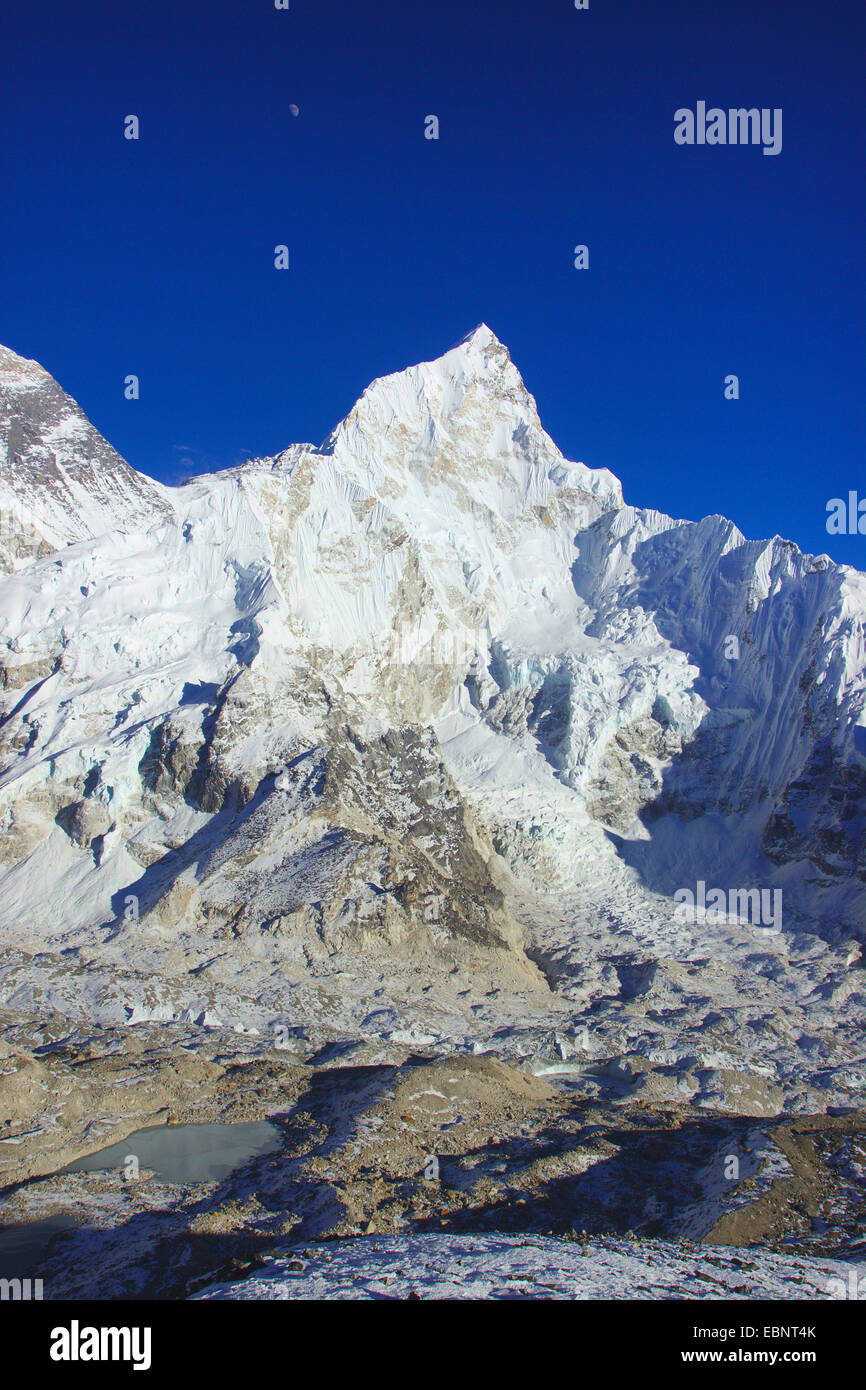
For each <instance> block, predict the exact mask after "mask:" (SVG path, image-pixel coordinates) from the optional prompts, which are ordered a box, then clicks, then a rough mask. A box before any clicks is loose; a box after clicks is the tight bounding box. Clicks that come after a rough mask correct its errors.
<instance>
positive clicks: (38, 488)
mask: <svg viewBox="0 0 866 1390" xmlns="http://www.w3.org/2000/svg"><path fill="white" fill-rule="evenodd" d="M159 515H163V516H168V515H170V507H169V505H168V503H167V502H166V501H165V499H164V496H163V489H162V488H161V487H160V486H159V484H158V483H155V482H153V480H152V479H150V478H145V477H144V476H143V475H142V474H141V473H136V472H135V470H134V469H133V468H130V466H129V464H128V463H125V462H124V460H123V459H122V458H121V457H120V455H119V454H118V453H116V452H115V450H114V449H112V447H111V445H110V444H108V443H106V441H105V440H104V439H103V438H102V436H101V435H100V434H99V433H98V432H97V431H96V430H95V429H94V428H93V426H92V425H91V423H90V421H89V420H88V419H87V416H86V415H85V414H84V412H83V411H82V410H81V409H80V408H79V406H77V405H76V403H75V401H73V400H72V398H71V397H70V396H67V394H66V392H65V391H63V390H62V389H61V388H60V387H59V386H58V384H57V382H56V381H55V380H54V378H53V377H51V376H49V375H48V373H47V372H46V371H45V370H44V368H42V367H40V365H39V363H38V362H32V361H30V360H29V359H28V358H26V357H19V356H18V354H17V353H15V352H12V351H10V349H9V348H5V347H0V569H9V568H10V567H11V566H12V564H13V563H14V560H15V558H16V556H27V555H30V554H33V553H39V552H40V551H42V552H46V551H48V550H53V549H55V548H56V547H57V546H58V545H64V544H66V543H67V542H69V541H77V540H81V539H82V538H83V537H85V536H99V535H102V534H104V533H105V532H106V531H111V530H114V529H115V528H117V527H124V526H126V525H132V526H135V525H136V524H142V523H145V524H147V525H152V524H153V521H154V520H155V519H156V518H157V517H158V516H159Z"/></svg>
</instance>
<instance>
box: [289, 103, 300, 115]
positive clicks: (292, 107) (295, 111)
mask: <svg viewBox="0 0 866 1390" xmlns="http://www.w3.org/2000/svg"><path fill="white" fill-rule="evenodd" d="M289 111H290V112H291V113H292V115H293V116H300V114H301V113H300V111H299V110H298V107H297V106H296V105H295V103H294V102H292V103H291V105H290V106H289Z"/></svg>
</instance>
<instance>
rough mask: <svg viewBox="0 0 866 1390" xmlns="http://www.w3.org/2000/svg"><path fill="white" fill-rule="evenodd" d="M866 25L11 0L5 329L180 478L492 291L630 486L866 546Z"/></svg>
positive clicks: (663, 9) (489, 302)
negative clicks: (755, 132)
mask: <svg viewBox="0 0 866 1390" xmlns="http://www.w3.org/2000/svg"><path fill="white" fill-rule="evenodd" d="M864 37H866V12H864V9H863V6H862V5H860V4H858V3H855V0H844V3H842V0H822V3H821V4H813V3H804V0H794V2H793V3H783V0H728V3H725V4H717V5H712V6H710V5H703V4H696V3H695V0H659V3H650V0H590V8H589V9H588V10H586V11H576V10H575V8H574V5H573V0H502V2H501V3H494V2H493V0H441V2H440V3H432V0H424V2H423V3H419V2H417V0H376V3H375V4H369V3H367V4H365V3H359V0H291V8H290V9H289V10H288V11H278V10H276V9H275V8H274V6H273V0H234V3H226V0H213V2H212V3H206V2H205V0H184V3H183V4H180V3H177V4H169V3H166V0H149V3H147V4H134V3H129V4H122V3H112V4H110V5H109V4H105V5H103V4H100V3H98V0H97V2H95V3H88V4H84V5H81V4H72V3H69V2H68V0H63V3H60V2H59V0H41V2H40V3H39V4H31V3H27V2H26V0H6V4H5V5H4V6H3V7H2V12H0V77H2V81H0V187H2V190H3V194H4V215H3V219H2V224H0V342H3V343H5V344H6V345H8V346H9V347H12V348H14V349H15V350H16V351H18V352H21V353H24V354H25V355H27V356H30V357H35V358H37V359H38V360H39V361H41V362H42V363H43V364H44V365H45V366H46V367H47V368H48V369H49V370H50V371H51V372H52V373H53V374H54V375H55V376H56V377H57V379H58V380H59V381H60V382H61V384H62V385H63V386H64V387H65V389H66V390H68V391H69V392H70V393H71V394H72V395H74V396H75V397H76V399H77V400H79V402H80V403H81V405H82V406H83V408H84V409H85V410H86V411H87V413H88V415H89V416H90V418H91V419H92V420H93V422H94V424H95V425H96V426H97V427H98V428H99V429H100V430H101V431H102V432H103V434H105V435H106V436H107V438H108V439H110V440H111V442H112V443H113V444H114V445H115V446H116V447H117V448H118V449H119V450H120V452H121V453H122V454H124V456H125V457H126V458H127V459H129V461H130V462H131V463H132V464H134V465H135V466H136V467H137V468H140V469H142V470H143V471H145V472H148V473H151V474H153V475H154V476H157V477H160V478H162V479H163V480H166V481H177V480H179V479H180V478H182V477H183V476H185V475H188V473H189V472H190V471H204V470H207V469H212V468H217V467H223V466H228V465H231V464H233V463H235V462H237V461H238V460H239V459H240V458H242V457H244V456H245V455H246V454H253V455H255V454H270V453H274V452H276V451H278V450H279V449H281V448H283V447H285V446H286V445H287V444H289V443H292V442H294V441H298V440H312V441H313V442H319V441H320V440H321V439H323V438H324V437H325V435H326V434H327V433H328V432H329V430H330V429H331V428H332V427H333V425H334V424H335V423H336V422H337V420H339V419H340V418H341V417H342V416H343V415H344V414H345V413H346V412H347V410H348V409H349V408H350V407H351V405H352V403H353V402H354V400H355V399H356V398H357V396H358V395H359V394H360V393H361V391H362V390H363V388H364V387H365V386H366V385H367V384H368V382H369V381H370V380H371V379H372V378H373V377H375V376H380V375H383V374H384V373H386V372H390V371H396V370H399V369H400V368H402V367H404V366H408V365H409V364H411V363H413V362H417V361H421V360H424V359H427V358H430V357H435V356H438V355H439V354H440V353H441V352H443V351H445V350H446V349H447V348H448V347H450V346H452V345H453V344H454V343H455V342H456V341H457V340H458V339H459V338H461V337H463V336H464V334H465V333H466V332H468V331H469V330H470V329H471V328H473V327H474V326H475V324H477V323H478V322H479V321H482V320H483V321H484V322H486V323H488V324H489V325H490V327H491V328H492V329H493V330H494V331H495V332H496V333H497V334H498V336H499V337H500V338H501V339H502V340H503V341H504V342H506V343H507V344H508V346H509V347H510V349H511V352H512V356H513V357H514V360H515V362H516V363H517V365H518V367H519V368H520V369H521V371H522V373H523V375H524V378H525V380H526V383H527V385H528V387H529V389H530V390H531V391H533V393H534V394H535V396H536V398H537V400H538V405H539V410H540V413H541V418H542V421H543V423H544V425H545V427H546V428H547V430H548V431H549V432H550V434H551V435H552V436H553V438H554V440H555V441H556V443H557V444H558V445H559V447H560V448H561V449H562V450H563V452H564V453H565V454H566V455H567V456H569V457H571V458H574V459H581V460H583V461H584V462H585V463H587V464H589V465H590V466H593V467H607V468H610V469H612V470H613V472H614V473H616V474H617V475H618V476H619V477H620V478H621V479H622V480H623V485H624V489H625V495H626V498H627V500H628V501H631V502H633V503H635V504H636V505H639V506H654V507H657V508H658V509H660V510H662V511H667V512H670V513H672V514H673V515H675V516H690V517H698V516H701V515H705V514H707V513H711V512H721V513H723V514H725V515H727V516H730V517H732V518H733V519H734V520H735V521H736V522H737V524H738V525H739V526H740V527H741V529H742V530H743V531H745V532H746V534H747V535H750V536H765V535H772V534H774V533H776V532H778V533H780V534H781V535H783V536H785V537H787V538H790V539H792V540H795V541H796V542H797V543H798V544H799V545H801V546H802V547H803V548H804V549H806V550H810V551H815V552H822V551H823V552H826V553H828V554H830V555H831V556H833V558H835V559H838V560H842V561H846V562H848V563H851V564H856V565H858V566H859V567H860V568H866V537H863V536H831V535H828V534H827V532H826V529H825V518H826V503H827V500H828V499H829V498H830V497H833V496H840V495H841V496H846V495H847V493H848V491H849V489H855V490H858V492H859V495H860V496H861V497H866V468H864V456H866V455H864V444H866V428H864V424H866V392H864V389H863V388H864V366H866V351H864V347H866V344H864V337H866V332H864V256H863V228H864V225H866V217H864V211H866V209H864V191H863V178H862V171H863V168H864V165H866V159H864V156H866V148H864V146H866V139H864V116H863V104H862V97H861V88H862V63H863V47H864V45H863V40H864ZM698 100H706V101H707V103H708V104H709V105H711V106H712V105H717V106H719V107H722V108H725V109H727V108H729V107H739V106H746V107H752V106H757V107H767V108H776V107H780V108H782V111H783V148H782V151H781V153H780V154H779V155H777V156H765V155H763V154H762V151H761V149H760V147H752V146H748V147H739V146H727V147H709V146H703V147H699V146H692V147H684V146H678V145H676V144H675V142H674V138H673V132H674V112H675V111H676V110H677V109H678V108H680V107H691V108H692V109H694V108H695V105H696V103H697V101H698ZM291 103H296V104H297V106H298V108H299V110H300V114H299V116H298V117H296V118H295V117H293V116H292V115H291V113H290V110H289V107H290V104H291ZM129 113H135V114H137V115H138V116H139V118H140V122H141V138H140V140H139V141H137V142H134V141H126V140H124V139H123V119H124V117H125V116H126V115H127V114H129ZM429 114H436V115H437V116H438V117H439V121H440V138H439V140H438V141H430V140H425V139H424V118H425V116H427V115H429ZM279 243H285V244H287V245H288V246H289V248H290V255H291V268H290V269H289V270H288V271H285V272H279V271H276V270H275V269H274V265H273V249H274V246H275V245H277V244H279ZM577 244H586V245H587V246H588V247H589V251H590V267H589V270H587V271H577V270H575V268H574V265H573V259H574V258H573V248H574V247H575V245H577ZM128 373H135V374H137V375H138V376H139V377H140V381H141V398H140V400H138V401H127V400H125V399H124V394H123V380H124V378H125V376H126V375H127V374H128ZM729 373H736V374H737V375H738V377H739V381H740V399H739V400H737V401H728V400H725V398H724V379H725V377H726V376H727V375H728V374H729Z"/></svg>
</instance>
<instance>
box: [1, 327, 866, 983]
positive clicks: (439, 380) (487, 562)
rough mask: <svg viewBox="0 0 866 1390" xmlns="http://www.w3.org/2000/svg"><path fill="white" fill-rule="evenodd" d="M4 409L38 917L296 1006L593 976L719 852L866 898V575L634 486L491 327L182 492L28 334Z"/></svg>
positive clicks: (758, 872) (18, 889)
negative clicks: (384, 975) (464, 984)
mask: <svg viewBox="0 0 866 1390" xmlns="http://www.w3.org/2000/svg"><path fill="white" fill-rule="evenodd" d="M0 408H2V419H0V439H2V448H3V451H4V452H3V453H2V455H0V500H2V501H3V502H4V506H5V507H6V511H7V514H8V515H9V517H10V520H9V523H8V525H7V529H6V539H5V548H4V552H3V555H4V565H5V568H6V570H7V574H6V577H5V578H4V579H3V580H2V582H0V687H2V689H0V824H2V829H3V838H2V850H0V854H2V862H0V870H2V873H0V886H2V899H0V924H2V931H3V935H4V939H5V940H7V941H9V942H13V943H14V942H17V943H19V944H21V943H26V944H27V946H28V949H31V950H35V951H41V950H56V949H62V948H63V947H64V945H65V946H66V947H68V948H69V949H73V948H74V949H75V950H76V951H81V950H85V949H87V950H89V949H91V948H92V946H93V943H95V942H103V943H106V942H108V943H111V946H110V954H111V958H112V959H113V960H114V961H115V962H121V963H122V964H123V967H124V968H134V967H135V963H136V961H138V960H144V959H145V958H148V959H150V960H151V961H152V963H153V969H155V970H158V969H163V968H164V969H166V970H168V969H169V968H170V969H171V970H174V971H175V972H178V971H181V972H184V971H185V972H189V971H191V970H194V969H199V968H202V963H203V962H211V961H213V960H217V959H219V960H220V961H221V962H222V965H221V966H220V969H223V970H227V969H228V968H229V965H228V962H232V963H233V964H234V966H235V967H236V968H237V970H238V971H240V972H241V974H243V975H244V976H245V979H246V981H247V985H248V989H249V992H250V993H251V994H253V995H256V996H257V997H259V996H261V997H264V996H263V995H262V991H263V990H265V991H266V985H267V988H271V989H272V993H273V995H274V997H275V998H276V997H278V996H279V990H280V986H279V979H280V978H282V976H281V974H280V972H283V974H285V973H286V972H288V974H291V972H292V971H295V972H298V971H300V972H304V971H306V972H313V973H314V974H315V972H317V971H322V970H324V969H326V968H330V967H333V968H336V965H337V964H338V963H339V967H340V969H341V970H349V971H350V973H352V974H353V975H355V974H358V973H359V972H360V973H361V974H363V972H364V971H365V970H367V969H368V968H369V969H370V970H378V969H382V968H384V967H383V966H382V962H383V961H387V960H394V961H400V960H403V961H413V962H416V963H417V962H418V961H419V960H429V961H431V962H438V965H439V966H440V967H441V968H443V969H457V970H458V971H467V972H471V971H472V970H474V969H483V970H485V971H487V972H492V976H496V978H497V980H498V981H499V984H501V985H503V987H507V988H508V989H515V990H518V991H520V990H521V989H524V988H525V989H530V990H537V989H542V990H543V989H546V988H547V986H546V985H545V983H544V980H543V979H542V976H541V975H540V974H539V971H538V969H537V964H540V965H541V966H542V968H543V969H544V971H545V972H546V975H547V978H548V979H549V980H554V979H555V977H556V974H557V972H558V971H559V972H562V971H565V972H566V975H568V978H570V979H572V980H573V981H580V980H581V978H583V979H584V983H585V982H586V979H587V978H588V977H589V976H590V975H592V971H591V970H590V968H589V966H588V964H587V961H588V955H587V954H586V953H587V952H590V951H591V947H590V944H589V937H590V936H591V933H587V935H586V937H585V938H584V939H583V940H582V938H581V933H582V931H583V928H582V927H581V925H580V923H581V922H583V923H587V922H592V921H593V920H596V921H601V920H604V921H605V922H607V923H608V924H611V923H612V924H613V929H614V930H617V931H618V930H623V931H632V930H638V928H639V927H640V926H641V924H644V925H645V924H646V923H647V922H652V923H654V924H656V927H657V929H658V932H659V933H661V934H662V935H663V934H664V932H665V931H667V930H668V926H669V924H670V922H671V921H672V920H673V912H674V903H673V894H674V893H675V892H676V891H677V889H679V888H682V887H693V886H694V885H695V883H696V881H697V880H704V881H706V882H708V883H713V885H714V886H715V885H718V886H719V887H720V888H723V889H725V890H727V889H733V888H744V889H747V888H751V887H753V886H760V887H765V888H772V887H776V888H781V889H783V892H784V902H785V922H786V930H788V931H789V932H797V931H800V930H807V931H809V932H817V933H819V934H823V936H824V937H825V938H826V939H827V940H829V941H831V942H832V941H836V942H839V941H842V940H843V939H844V938H846V937H848V936H850V935H851V934H852V933H854V932H857V931H858V930H860V929H862V923H863V922H864V921H866V913H864V889H866V883H864V851H863V843H864V836H863V813H864V776H866V758H864V728H866V716H864V651H866V637H864V621H866V579H864V576H863V575H861V574H859V573H857V572H855V571H853V570H850V569H846V568H844V567H839V566H836V565H833V564H832V563H831V562H830V561H829V560H828V559H827V558H826V557H819V558H817V559H816V558H813V557H809V556H805V555H802V554H801V553H800V552H799V551H798V550H797V548H796V547H795V546H794V545H792V544H791V543H790V542H788V541H783V540H781V539H779V538H778V537H776V538H775V539H773V540H772V541H765V542H751V541H747V540H746V539H745V538H744V537H743V536H742V535H741V534H740V532H739V531H738V530H737V528H736V527H735V526H734V525H733V524H732V523H731V522H728V521H725V520H724V519H723V518H721V517H709V518H705V519H704V520H703V521H700V522H696V523H693V522H686V521H677V520H673V519H671V518H669V517H666V516H663V515H661V514H660V513H657V512H652V511H640V510H637V509H635V508H632V507H630V506H627V505H625V504H624V502H623V498H622V494H621V489H620V486H619V484H618V482H617V480H616V479H615V478H614V477H613V476H612V475H611V474H609V473H608V472H606V471H605V470H592V469H589V468H586V467H585V466H584V465H583V464H580V463H572V462H569V461H568V460H566V459H564V458H563V457H562V455H561V454H560V453H559V451H558V450H557V448H556V446H555V445H554V444H553V442H552V440H551V439H550V438H549V436H548V435H547V434H546V433H545V432H544V430H543V428H542V426H541V424H540V421H539V418H538V413H537V410H536V406H535V402H534V400H533V399H532V397H531V396H530V395H529V393H528V392H527V390H526V388H525V386H524V384H523V382H522V380H521V378H520V375H519V373H518V371H517V369H516V368H515V366H514V364H513V363H512V362H511V360H510V357H509V354H508V351H507V349H506V348H505V347H504V346H503V345H502V344H501V343H500V342H499V341H498V340H497V339H496V338H495V336H494V335H493V334H492V333H491V332H490V330H489V329H487V328H486V327H484V326H483V325H482V326H481V327H480V328H479V329H477V330H476V331H475V332H474V333H473V334H471V335H470V336H469V338H467V339H466V340H465V341H464V342H463V343H462V344H460V345H458V347H456V348H454V349H452V350H451V351H450V352H448V353H446V354H445V355H444V356H443V357H442V358H440V359H438V360H437V361H436V362H432V363H425V364H422V365H420V366H418V367H413V368H410V369H409V370H408V371H405V372H401V373H398V374H396V375H394V376H391V377H386V378H383V379H382V380H379V381H376V382H374V383H373V385H372V386H371V387H370V388H369V389H368V390H367V391H366V392H365V393H364V395H363V397H362V398H361V400H360V401H359V402H358V404H357V405H356V406H355V407H354V409H353V410H352V411H351V413H350V414H349V416H348V417H347V418H346V419H345V420H344V421H343V422H342V424H340V425H339V426H338V427H337V429H336V430H335V431H334V432H333V434H332V435H331V436H330V437H329V439H328V440H327V441H326V442H325V444H324V445H323V446H322V447H321V448H314V447H313V446H311V445H294V446H292V447H291V448H289V449H287V450H286V451H285V452H284V453H282V454H280V455H278V456H277V457H276V458H273V459H263V460H254V461H251V462H250V463H248V464H245V465H244V466H243V467H242V468H239V469H235V470H230V471H227V472H224V473H220V474H217V475H214V476H212V477H204V478H199V479H196V480H194V481H193V482H191V483H189V484H187V485H186V486H184V487H181V488H177V489H168V488H163V487H160V486H158V485H156V484H154V483H151V482H150V481H149V480H148V479H145V478H143V477H142V476H141V475H139V474H137V473H135V472H134V471H133V470H132V469H130V468H129V467H128V466H127V465H126V464H125V463H124V462H123V461H122V460H121V459H120V458H119V457H118V456H117V455H116V454H115V453H114V451H113V450H112V449H111V448H110V446H109V445H108V444H106V443H105V441H104V440H102V439H101V438H100V436H99V435H98V434H97V433H96V431H95V430H94V429H93V427H92V426H91V425H90V424H89V422H87V420H86V419H85V417H84V416H83V415H82V414H81V412H80V411H79V410H78V408H77V407H76V406H75V405H74V403H73V402H71V401H70V400H69V398H68V397H67V396H65V395H64V393H63V392H62V391H61V390H60V388H59V387H58V386H57V384H56V383H55V382H53V380H52V379H51V378H50V377H48V376H47V374H46V373H44V372H43V371H42V370H41V368H38V367H37V366H36V365H35V364H33V363H29V362H25V361H24V360H23V359H20V358H18V357H16V356H15V354H13V353H10V352H9V351H8V350H5V349H4V350H2V351H0ZM653 929H654V930H655V927H654V928H653ZM757 930H759V929H757ZM699 939H700V929H698V928H696V929H695V934H694V936H693V940H692V946H694V947H695V948H697V944H699ZM755 939H756V940H761V939H762V938H760V936H757V937H756V938H755ZM584 948H585V950H584ZM691 948H692V947H691V946H690V947H689V949H691ZM582 950H584V956H583V961H582V963H581V952H582ZM148 952H151V953H152V955H151V956H148ZM372 960H375V961H376V962H378V964H377V965H375V966H370V965H369V964H365V962H367V963H369V962H370V961H372ZM554 960H556V961H558V964H554ZM160 962H162V964H161V965H160V964H159V963H160ZM533 962H536V964H533ZM329 963H330V966H329ZM594 968H595V967H593V969H594ZM600 968H601V967H599V969H600ZM569 972H570V973H569ZM602 973H603V972H602ZM651 973H652V972H651ZM492 976H491V978H492ZM275 981H276V983H274V982H275ZM267 982H270V984H267ZM497 987H498V986H497ZM575 987H577V986H575Z"/></svg>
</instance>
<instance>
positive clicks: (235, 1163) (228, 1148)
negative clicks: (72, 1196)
mask: <svg viewBox="0 0 866 1390" xmlns="http://www.w3.org/2000/svg"><path fill="white" fill-rule="evenodd" d="M281 1146H282V1143H281V1138H280V1131H279V1130H278V1129H277V1127H276V1125H273V1124H271V1123H270V1121H269V1120H254V1121H251V1122H250V1123H248V1124H238V1125H211V1124H203V1125H151V1126H150V1127H149V1128H148V1129H138V1130H136V1131H135V1132H134V1133H133V1134H130V1135H129V1136H128V1137H127V1138H126V1139H123V1140H121V1142H120V1143H119V1144H111V1145H109V1147H108V1148H107V1149H100V1150H99V1151H98V1152H97V1153H94V1154H89V1155H88V1156H87V1158H79V1159H77V1160H76V1161H75V1163H70V1164H68V1165H67V1167H65V1168H62V1169H61V1170H60V1171H61V1172H62V1173H102V1172H110V1171H111V1170H112V1169H117V1170H118V1171H121V1170H123V1169H124V1168H125V1167H126V1164H127V1160H128V1159H129V1157H130V1156H134V1157H135V1158H136V1159H137V1160H138V1166H139V1168H141V1169H143V1168H149V1169H151V1170H152V1171H153V1172H154V1173H155V1174H156V1176H157V1177H158V1178H161V1179H162V1181H163V1182H178V1183H187V1182H220V1181H221V1180H222V1179H223V1178H227V1177H228V1176H229V1174H230V1173H233V1172H234V1170H235V1169H236V1168H240V1167H241V1165H242V1164H244V1163H246V1162H247V1161H248V1160H249V1159H251V1158H258V1157H260V1156H261V1155H262V1154H268V1153H275V1152H276V1151H277V1150H278V1149H279V1148H281Z"/></svg>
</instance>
